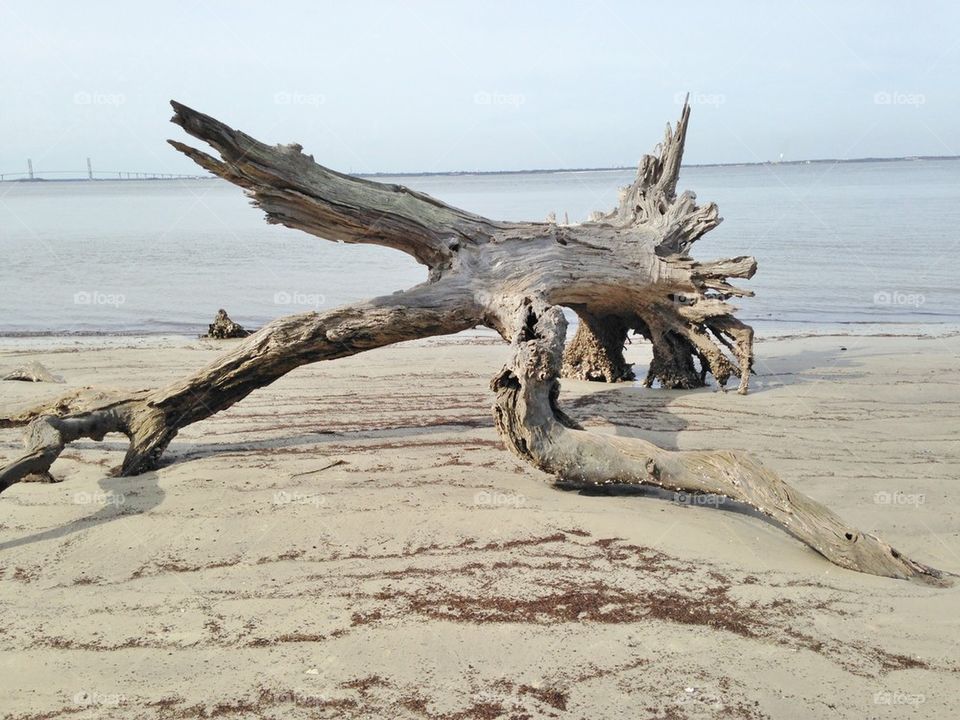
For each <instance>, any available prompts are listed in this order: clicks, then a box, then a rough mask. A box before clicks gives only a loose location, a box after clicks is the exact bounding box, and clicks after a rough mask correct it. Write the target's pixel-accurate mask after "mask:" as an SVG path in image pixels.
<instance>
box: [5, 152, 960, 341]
mask: <svg viewBox="0 0 960 720" xmlns="http://www.w3.org/2000/svg"><path fill="white" fill-rule="evenodd" d="M632 178H633V171H629V170H616V171H597V172H593V171H591V172H557V173H549V174H547V173H530V174H510V175H459V176H430V177H390V178H379V179H381V180H383V181H386V182H399V183H402V184H405V185H408V186H410V187H413V188H416V189H418V190H422V191H425V192H427V193H429V194H431V195H434V196H435V197H438V198H440V199H442V200H444V201H446V202H449V203H451V204H454V205H458V206H461V207H463V208H466V209H468V210H472V211H474V212H478V213H481V214H485V215H489V216H491V217H496V218H502V219H514V220H524V219H526V220H530V219H533V220H540V219H543V218H545V217H546V215H547V214H548V213H549V212H551V211H553V212H556V213H557V217H558V218H560V219H561V220H562V219H563V217H564V213H566V214H567V215H568V216H569V219H570V221H571V222H574V221H579V220H583V219H585V218H586V216H587V215H588V214H589V212H590V211H592V210H598V209H601V210H607V209H609V208H611V207H613V205H614V204H615V202H616V198H617V193H618V189H619V188H620V187H621V186H623V185H626V184H628V183H629V182H630V181H631V180H632ZM680 188H681V189H690V190H693V191H695V192H696V193H697V196H698V198H699V199H700V201H701V202H706V201H708V200H712V201H715V202H717V203H718V205H719V206H720V213H721V215H722V216H723V217H724V218H725V220H724V222H723V223H722V224H721V226H720V227H719V228H717V229H716V230H714V231H713V232H711V233H708V234H707V235H706V236H705V237H704V238H702V239H701V240H700V242H698V243H697V244H696V246H695V247H694V250H693V255H694V257H696V258H699V259H713V258H720V257H733V256H736V255H754V256H755V257H756V258H757V260H758V262H759V270H758V272H757V275H756V276H755V277H754V278H753V280H750V281H742V282H741V283H740V284H741V285H743V286H745V287H749V288H750V289H752V290H754V291H755V292H756V297H754V298H744V299H742V300H739V301H737V302H736V304H737V305H738V306H739V307H740V308H741V310H740V313H739V315H740V317H742V318H743V319H744V320H746V321H747V322H751V323H753V324H754V326H755V327H756V328H757V330H758V332H759V333H761V334H764V333H766V334H785V333H786V334H789V333H792V332H796V333H811V332H812V333H821V332H911V333H912V332H916V333H925V334H927V333H929V334H936V333H941V332H948V331H954V330H956V329H957V328H958V327H960V283H958V282H957V280H956V277H957V273H958V267H957V262H956V261H957V259H958V256H960V230H958V228H960V162H957V161H948V160H944V161H897V162H864V163H845V164H833V165H829V164H816V163H814V164H809V165H776V166H773V165H771V166H743V167H693V168H686V169H684V171H683V174H682V176H681V180H680ZM0 253H2V261H0V334H2V335H14V334H33V333H53V334H75V333H103V334H113V333H184V334H196V333H200V332H202V331H204V330H205V326H206V323H208V322H210V320H211V319H212V317H213V315H214V314H215V313H216V310H217V309H218V308H220V307H224V308H226V309H227V310H228V311H229V313H230V315H231V316H232V317H233V318H234V319H235V320H237V321H238V322H240V323H242V324H244V325H247V326H250V327H258V326H260V325H262V324H264V323H266V322H268V321H269V320H270V319H272V318H275V317H278V316H280V315H284V314H288V313H291V312H301V311H304V310H307V309H313V308H316V309H318V310H323V309H328V308H332V307H335V306H337V305H341V304H344V303H349V302H354V301H357V300H361V299H363V298H366V297H372V296H374V295H382V294H385V293H389V292H392V291H395V290H401V289H403V288H406V287H409V286H411V285H413V284H416V283H417V282H420V281H422V280H424V279H425V277H426V272H425V270H424V269H423V268H422V267H420V266H418V265H417V264H416V263H415V262H413V261H412V260H411V259H410V258H408V257H407V256H405V255H404V254H402V253H399V252H395V251H392V250H388V249H383V248H376V247H368V246H360V245H352V246H351V245H342V244H336V243H331V242H327V241H324V240H321V239H319V238H315V237H313V236H310V235H306V234H304V233H301V232H298V231H294V230H290V229H287V228H283V227H278V226H272V225H267V224H266V223H265V222H264V221H263V216H262V213H261V212H260V211H259V210H257V209H255V208H252V207H250V206H249V204H248V201H247V199H246V197H245V196H244V195H243V193H242V192H241V191H240V190H239V189H238V188H236V187H234V186H232V185H230V184H228V183H226V182H224V181H220V180H198V181H137V182H109V181H104V182H92V183H91V182H72V183H62V182H48V183H0Z"/></svg>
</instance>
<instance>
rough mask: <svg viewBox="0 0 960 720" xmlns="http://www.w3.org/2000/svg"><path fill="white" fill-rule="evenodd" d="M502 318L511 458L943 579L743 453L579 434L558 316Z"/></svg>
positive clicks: (865, 564)
mask: <svg viewBox="0 0 960 720" xmlns="http://www.w3.org/2000/svg"><path fill="white" fill-rule="evenodd" d="M502 311H503V312H504V314H505V316H504V317H503V323H504V325H505V326H506V327H510V328H511V329H512V347H513V351H514V356H513V359H512V360H511V361H510V363H509V364H508V365H507V366H506V367H505V368H504V369H503V370H502V371H501V372H500V373H499V374H498V375H497V376H496V377H495V378H494V379H493V382H492V387H493V389H494V391H495V392H496V394H497V399H496V402H495V405H494V416H495V419H496V423H497V428H498V429H499V431H500V434H501V436H502V437H503V438H504V440H505V441H506V443H507V445H508V446H509V447H510V448H511V449H512V450H513V451H514V452H515V453H516V454H517V455H519V456H520V457H521V458H523V459H524V460H526V461H527V462H529V463H531V464H533V465H534V466H536V467H538V468H539V469H541V470H543V471H544V472H546V473H549V474H551V475H554V476H555V477H556V478H557V479H558V480H559V481H561V482H562V483H563V484H564V485H567V486H570V485H573V486H596V485H613V484H622V485H651V486H657V487H661V488H666V489H670V490H674V491H677V492H685V493H714V494H717V495H722V496H724V497H728V498H730V499H732V500H735V501H737V502H741V503H745V504H747V505H750V506H751V507H753V508H755V509H756V510H758V511H760V512H761V513H763V514H765V515H767V516H768V517H770V518H771V519H772V520H774V521H775V522H776V523H778V524H779V525H780V526H781V527H783V528H784V529H785V530H786V531H787V532H789V533H790V534H792V535H793V536H794V537H796V538H798V539H799V540H801V541H802V542H804V543H806V544H807V545H809V546H810V547H812V548H813V549H814V550H816V551H817V552H819V553H820V554H821V555H823V556H824V557H826V558H827V559H828V560H830V561H831V562H833V563H836V564H837V565H839V566H841V567H845V568H849V569H851V570H857V571H859V572H866V573H870V574H873V575H883V576H887V577H895V578H921V579H924V580H927V581H940V580H942V579H943V578H944V573H942V572H941V571H939V570H936V569H934V568H931V567H928V566H926V565H924V564H922V563H919V562H916V561H914V560H910V559H909V558H906V557H904V556H903V555H902V554H901V553H899V552H898V551H897V550H895V549H893V548H891V547H890V546H889V545H887V544H886V543H884V542H883V541H881V540H879V539H878V538H876V537H873V536H872V535H867V534H864V533H861V532H860V531H858V530H857V529H856V528H853V527H851V526H849V525H847V524H846V523H844V522H843V521H842V520H841V519H840V518H839V517H837V515H835V514H834V513H833V512H831V511H830V510H829V509H828V508H826V507H824V506H823V505H821V504H820V503H818V502H816V501H815V500H812V499H811V498H809V497H807V496H805V495H803V494H802V493H800V492H798V491H796V490H795V489H793V488H791V487H790V486H789V485H787V484H786V483H785V482H783V481H782V480H780V479H779V478H778V477H777V476H776V475H775V474H774V473H772V472H771V471H770V470H768V469H767V468H765V467H763V466H762V465H760V464H759V463H758V462H756V461H755V460H753V459H751V458H749V457H748V456H746V455H744V454H742V453H737V452H731V451H725V450H720V451H709V452H708V451H692V452H669V451H666V450H662V449H660V448H658V447H657V446H656V445H653V444H652V443H649V442H646V441H645V440H640V439H634V438H622V437H607V436H603V435H597V434H594V433H590V432H586V431H584V430H581V429H579V428H578V427H577V426H576V425H575V423H573V422H572V421H571V420H570V419H569V418H568V417H567V416H566V415H564V414H563V413H562V412H561V411H560V410H559V408H558V406H557V401H558V395H559V383H558V382H557V378H558V376H559V372H560V363H561V355H562V352H563V339H564V336H565V333H566V327H567V322H566V319H565V318H564V316H563V313H562V311H561V310H560V308H557V307H553V306H550V305H548V304H546V303H544V302H543V301H540V300H537V299H530V298H523V299H520V300H514V301H513V302H512V303H504V304H503V305H502Z"/></svg>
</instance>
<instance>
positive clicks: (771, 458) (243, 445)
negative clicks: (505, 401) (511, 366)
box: [0, 334, 960, 720]
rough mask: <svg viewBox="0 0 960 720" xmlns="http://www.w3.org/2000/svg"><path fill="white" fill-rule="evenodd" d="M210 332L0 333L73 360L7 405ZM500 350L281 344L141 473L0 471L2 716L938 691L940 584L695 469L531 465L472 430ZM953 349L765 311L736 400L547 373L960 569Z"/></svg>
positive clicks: (24, 349)
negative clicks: (631, 476)
mask: <svg viewBox="0 0 960 720" xmlns="http://www.w3.org/2000/svg"><path fill="white" fill-rule="evenodd" d="M227 344H229V341H227V342H226V343H217V342H213V341H207V340H186V339H171V338H118V339H113V340H110V341H109V342H107V341H96V340H72V339H35V340H31V339H21V340H17V341H15V342H14V341H7V343H6V345H5V346H4V347H5V349H4V350H3V351H2V353H0V369H7V368H8V367H13V366H16V365H18V364H21V363H22V362H24V361H26V360H39V361H41V362H43V363H44V364H45V365H46V366H47V367H49V368H50V369H51V370H52V371H54V372H55V373H57V374H60V375H63V376H64V378H65V379H66V384H65V385H51V384H42V383H23V382H4V383H2V385H0V413H6V412H9V411H10V410H13V409H16V408H20V407H22V406H24V405H28V404H30V403H32V402H34V401H37V400H39V399H42V398H45V397H49V396H52V395H56V394H59V393H61V392H64V391H65V390H68V389H70V388H72V387H78V386H84V385H94V384H97V385H105V384H107V385H111V386H122V387H127V388H139V387H151V386H155V385H158V384H161V383H164V382H167V381H170V380H173V379H175V378H177V377H178V376H179V375H181V374H183V372H184V370H185V369H188V368H193V367H198V366H200V365H202V364H203V363H205V362H207V361H208V360H210V359H212V358H213V357H215V356H216V355H217V354H218V353H219V352H222V350H223V348H224V347H225V345H227ZM844 348H845V349H844ZM507 352H508V349H507V347H506V346H505V345H503V344H502V343H500V342H498V341H497V340H496V339H495V338H493V337H492V336H488V335H476V334H474V335H471V336H466V337H465V336H457V337H454V338H446V339H438V340H431V341H421V342H415V343H406V344H402V345H397V346H394V347H391V348H387V349H383V350H378V351H374V352H370V353H367V354H363V355H359V356H356V357H352V358H348V359H345V360H341V361H338V362H335V363H321V364H318V365H313V366H308V367H304V368H300V369H298V370H296V371H294V372H293V373H291V374H290V375H288V376H287V377H285V378H284V379H282V380H281V381H279V382H277V383H275V384H274V385H271V386H270V387H268V388H265V389H263V390H260V391H257V392H255V393H254V394H253V395H252V396H251V397H250V398H248V399H247V400H246V401H244V402H242V403H240V404H238V405H236V406H234V407H233V408H231V409H230V410H228V411H227V412H224V413H222V414H221V415H218V416H215V417H214V418H212V419H211V420H207V421H204V422H201V423H198V424H196V425H194V426H191V427H189V428H187V429H186V430H185V431H184V432H182V433H181V435H180V436H179V437H178V438H177V440H175V441H174V443H173V444H172V445H171V447H170V450H169V451H168V458H169V461H170V462H169V464H168V465H167V466H165V467H163V468H162V469H160V470H159V471H157V472H150V473H147V474H144V475H141V476H138V477H131V478H116V477H111V476H110V475H109V469H110V468H111V467H112V466H114V465H116V464H117V463H119V460H120V458H121V457H122V450H123V448H124V443H123V442H121V441H122V440H123V439H122V438H119V437H117V438H114V437H108V438H107V439H106V440H105V441H104V442H103V443H100V444H98V443H93V442H80V443H77V444H75V445H73V446H71V447H70V448H68V449H67V451H66V452H64V453H63V456H62V457H61V459H60V460H58V461H57V463H56V465H55V466H54V470H55V474H56V475H57V476H58V478H62V479H63V482H62V483H60V484H55V485H46V484H39V483H30V484H20V485H17V486H15V487H13V488H11V489H10V490H9V491H8V492H6V493H4V494H3V496H2V497H0V583H2V585H0V587H2V591H0V606H2V612H3V622H2V624H0V652H2V673H3V678H4V680H3V683H2V685H3V688H2V690H0V696H2V697H0V707H2V708H3V712H4V713H5V714H4V717H6V718H16V719H17V720H27V719H28V718H33V719H39V718H55V717H71V718H87V717H89V718H94V717H95V718H194V717H239V718H245V717H274V718H298V717H303V718H314V717H331V718H333V717H346V718H349V717H381V718H429V719H431V720H440V719H441V718H443V719H454V718H457V719H462V720H467V719H469V718H513V719H515V720H520V719H521V718H589V719H595V718H628V717H629V718H669V719H682V718H700V717H732V718H766V717H775V718H793V717H797V718H805V717H823V718H827V717H837V718H894V717H896V718H904V717H908V718H935V717H943V718H946V717H951V716H953V714H954V713H955V711H956V704H957V701H958V697H960V650H958V646H957V642H956V640H957V638H958V637H960V617H958V613H957V608H958V607H960V594H958V593H960V590H958V589H957V588H951V589H939V588H934V587H929V586H925V585H921V584H913V583H908V582H904V581H896V580H889V579H884V578H879V577H873V576H868V575H862V574H858V573H854V572H849V571H845V570H842V569H839V568H837V567H835V566H833V565H831V564H830V563H828V562H827V561H826V560H824V559H822V558H821V557H820V556H818V555H817V554H816V553H814V552H813V551H811V550H810V549H809V548H807V547H806V546H804V545H802V544H801V543H799V542H797V541H795V540H794V539H792V538H791V537H789V536H788V535H786V534H785V533H784V532H782V531H781V530H780V529H778V528H776V527H774V526H772V525H770V524H768V523H766V522H764V521H762V520H760V519H758V518H757V517H754V516H751V515H750V514H749V513H746V512H743V511H737V509H736V508H726V510H730V511H724V508H723V505H724V503H723V501H722V500H721V499H718V498H711V497H709V496H708V497H700V498H693V499H691V498H685V497H673V496H659V497H655V496H653V495H652V494H650V493H646V494H633V495H613V496H611V495H606V496H603V495H594V496H590V495H585V494H580V493H575V492H564V491H559V490H556V489H553V488H551V487H550V486H549V485H548V484H546V483H545V480H547V479H548V478H547V477H546V476H544V475H542V474H540V473H538V472H537V471H535V470H532V469H531V468H529V467H528V466H526V465H525V464H523V463H521V462H520V461H519V460H517V459H516V458H514V457H513V456H512V455H510V454H509V453H508V452H507V451H506V450H505V449H504V448H503V446H502V445H501V442H500V440H499V438H498V436H497V434H496V431H495V429H494V427H493V423H492V419H491V416H490V411H489V406H490V404H491V397H490V393H489V391H488V382H489V378H490V376H491V375H492V374H493V373H494V372H495V371H496V370H497V369H498V368H499V367H500V365H501V364H502V363H503V361H504V360H505V359H506V357H507ZM958 354H960V338H958V337H945V338H913V337H807V338H788V339H779V340H763V341H761V342H759V343H758V346H757V357H758V359H757V366H756V368H757V377H756V379H755V381H754V383H753V391H752V393H751V394H750V395H748V396H746V397H740V396H737V395H736V394H734V393H720V392H715V391H713V390H711V389H706V390H702V391H692V392H671V391H662V390H644V389H642V388H639V387H636V386H633V385H629V384H621V385H616V386H611V385H596V384H590V383H585V382H576V381H564V384H563V396H562V401H563V404H564V407H565V408H566V409H567V410H568V411H569V412H570V413H571V414H572V415H574V416H575V417H577V418H578V419H580V420H582V421H583V422H584V423H585V424H586V425H587V426H588V427H589V428H591V429H593V430H595V431H598V432H605V433H614V434H622V435H643V436H644V437H647V438H650V439H653V440H655V441H656V442H658V443H660V444H662V445H665V446H668V447H674V448H710V447H732V448H738V449H743V450H748V451H749V452H751V453H753V454H754V455H755V456H756V457H758V458H760V459H762V461H763V462H764V463H765V464H767V465H769V466H771V467H773V468H775V469H776V470H777V471H778V472H780V473H781V474H782V476H783V477H784V478H785V479H787V480H788V481H789V482H792V483H793V484H794V485H795V486H796V487H798V488H800V489H802V490H803V491H804V492H806V493H808V494H810V495H812V496H813V497H815V498H817V499H818V500H821V501H823V502H825V503H826V504H827V505H829V506H830V507H832V508H833V509H834V510H836V511H838V512H839V513H840V514H841V515H842V516H844V517H845V518H848V519H849V520H850V521H851V522H853V523H854V524H856V525H858V526H859V527H860V528H861V529H863V530H865V531H868V532H876V533H878V534H881V535H882V536H883V537H884V538H885V539H886V540H887V541H889V542H891V543H892V544H893V545H894V546H895V547H897V548H899V549H900V550H902V551H903V552H905V553H906V554H908V555H910V556H912V557H915V558H917V559H918V560H921V561H924V562H927V563H929V564H931V565H934V566H937V567H940V568H943V569H947V570H951V571H954V572H960V533H958V531H957V528H958V525H960V523H958V521H960V513H958V510H957V507H958V506H957V502H956V492H957V488H956V478H957V474H958V472H957V471H958V468H960V446H958V443H957V437H956V427H957V422H958V418H960V384H958V382H960V381H957V379H956V377H955V376H954V370H955V366H956V363H957V358H958ZM629 356H630V359H631V360H632V361H634V362H636V363H637V364H638V369H640V370H643V367H644V365H645V363H646V362H647V361H648V360H649V356H648V346H646V345H640V344H635V345H633V346H631V348H630V352H629ZM18 447H19V434H18V432H17V431H14V430H5V431H2V432H0V453H2V456H3V457H4V458H10V457H12V456H14V455H15V454H16V453H17V451H18ZM716 506H720V509H719V510H718V508H717V507H716Z"/></svg>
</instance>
